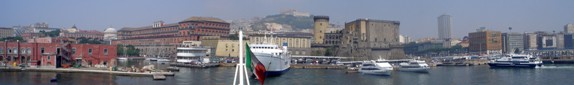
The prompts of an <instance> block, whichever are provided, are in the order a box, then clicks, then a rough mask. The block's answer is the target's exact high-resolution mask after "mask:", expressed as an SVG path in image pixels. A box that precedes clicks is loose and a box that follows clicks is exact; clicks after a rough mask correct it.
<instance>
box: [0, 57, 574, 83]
mask: <svg viewBox="0 0 574 85" xmlns="http://www.w3.org/2000/svg"><path fill="white" fill-rule="evenodd" d="M118 64H120V65H125V66H130V65H134V66H143V65H147V64H153V65H158V66H167V65H166V64H160V63H154V62H148V61H136V62H130V61H127V62H125V63H122V62H118ZM234 71H235V68H234V67H215V68H180V72H177V73H176V74H175V76H173V77H167V79H166V80H160V81H156V80H153V79H152V78H151V77H131V76H113V75H107V74H90V73H61V74H62V77H61V78H60V80H61V82H58V83H50V81H49V80H50V79H51V78H52V77H53V76H55V75H56V73H51V72H0V82H2V85H58V84H59V85H86V84H89V85H97V84H105V85H229V84H231V83H233V75H234ZM572 72H574V67H572V66H554V67H553V66H550V67H545V68H537V69H491V68H489V67H488V66H472V67H436V68H432V69H431V70H430V71H429V73H412V72H398V71H395V72H393V74H392V75H391V76H372V75H363V74H360V73H346V72H345V71H344V70H335V69H291V70H290V71H289V72H287V73H286V74H284V75H283V76H280V77H273V78H267V80H266V81H265V83H266V84H268V85H519V84H528V85H532V84H534V85H565V84H571V83H574V81H571V77H572V76H574V74H572ZM250 82H251V84H252V85H258V84H259V83H258V82H257V80H255V79H251V80H250Z"/></svg>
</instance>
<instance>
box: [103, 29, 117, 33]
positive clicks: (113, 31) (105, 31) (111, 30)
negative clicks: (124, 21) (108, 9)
mask: <svg viewBox="0 0 574 85" xmlns="http://www.w3.org/2000/svg"><path fill="white" fill-rule="evenodd" d="M116 32H118V31H117V30H116V29H114V28H108V29H106V30H104V33H116Z"/></svg>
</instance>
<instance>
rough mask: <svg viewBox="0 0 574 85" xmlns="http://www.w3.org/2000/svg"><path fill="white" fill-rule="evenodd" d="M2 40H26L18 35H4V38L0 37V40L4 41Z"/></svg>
mask: <svg viewBox="0 0 574 85" xmlns="http://www.w3.org/2000/svg"><path fill="white" fill-rule="evenodd" d="M4 40H7V41H13V42H16V41H18V40H19V41H20V42H26V40H24V38H22V37H20V36H16V37H6V38H1V39H0V41H4Z"/></svg>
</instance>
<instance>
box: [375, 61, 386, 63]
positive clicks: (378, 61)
mask: <svg viewBox="0 0 574 85" xmlns="http://www.w3.org/2000/svg"><path fill="white" fill-rule="evenodd" d="M377 63H386V61H377Z"/></svg>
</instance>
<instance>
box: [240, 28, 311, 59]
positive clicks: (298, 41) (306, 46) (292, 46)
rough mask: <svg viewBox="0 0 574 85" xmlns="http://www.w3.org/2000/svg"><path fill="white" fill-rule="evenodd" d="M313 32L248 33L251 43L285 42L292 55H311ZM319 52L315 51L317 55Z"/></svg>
mask: <svg viewBox="0 0 574 85" xmlns="http://www.w3.org/2000/svg"><path fill="white" fill-rule="evenodd" d="M312 36H313V34H310V33H299V32H279V33H275V34H251V35H249V42H250V43H251V44H264V43H272V44H275V45H279V46H281V45H283V43H287V47H288V48H289V51H290V52H291V54H292V55H312V52H313V51H316V50H313V49H310V48H311V38H312ZM318 54H321V53H316V54H315V55H318Z"/></svg>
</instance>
